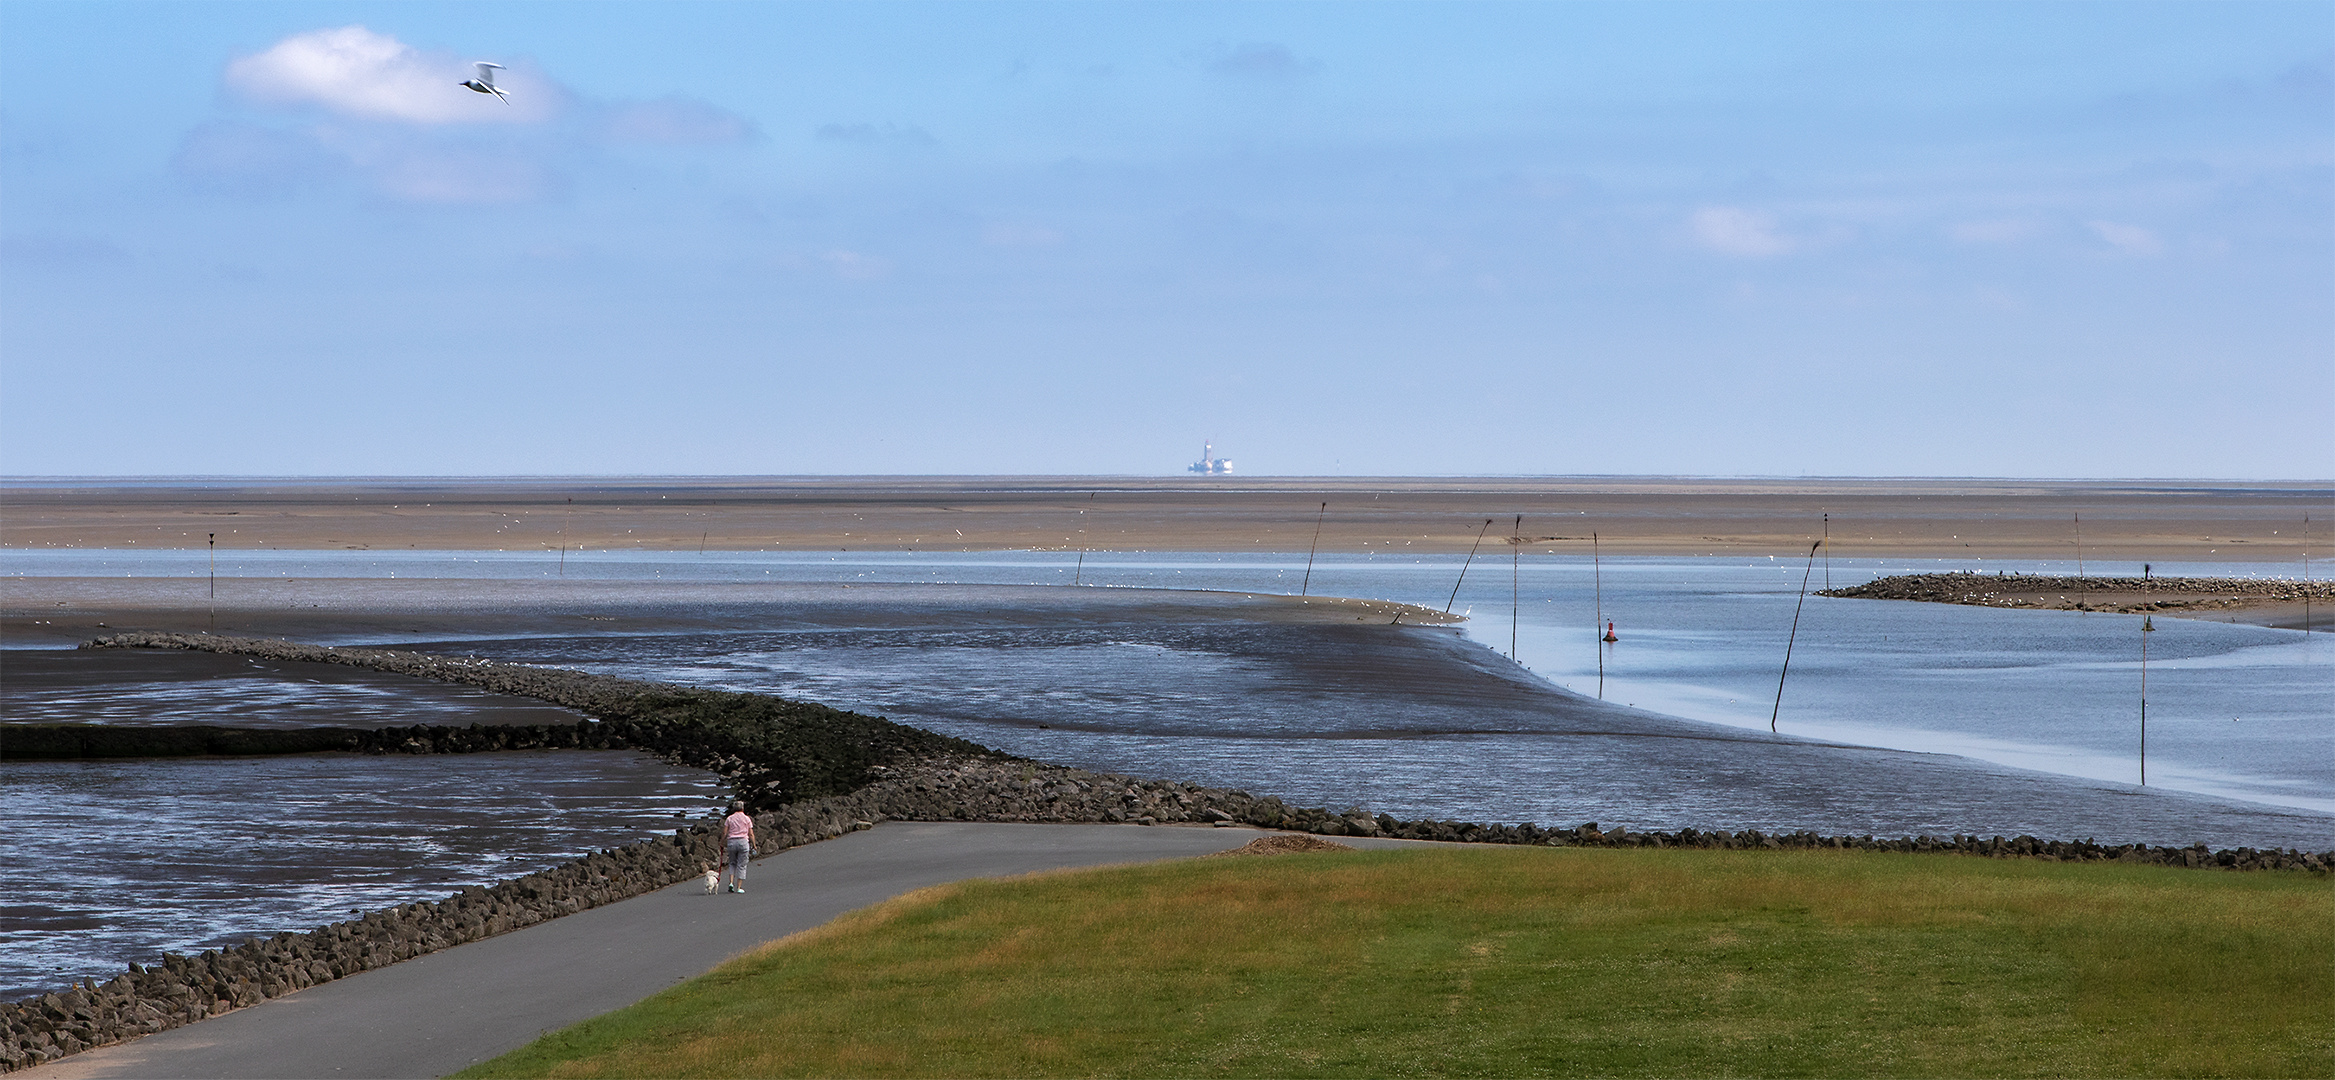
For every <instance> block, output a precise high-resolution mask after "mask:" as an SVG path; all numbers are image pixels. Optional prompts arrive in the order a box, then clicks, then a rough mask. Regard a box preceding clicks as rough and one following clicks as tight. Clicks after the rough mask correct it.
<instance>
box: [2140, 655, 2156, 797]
mask: <svg viewBox="0 0 2335 1080" xmlns="http://www.w3.org/2000/svg"><path fill="white" fill-rule="evenodd" d="M2156 632H2157V624H2156V623H2155V622H2154V621H2152V620H2151V619H2150V618H2149V617H2148V616H2146V615H2143V616H2141V617H2140V786H2142V787H2147V786H2149V635H2150V634H2153V633H2156Z"/></svg>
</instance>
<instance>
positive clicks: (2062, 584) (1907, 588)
mask: <svg viewBox="0 0 2335 1080" xmlns="http://www.w3.org/2000/svg"><path fill="white" fill-rule="evenodd" d="M1817 595H1818V596H1837V597H1845V598H1849V599H1859V600H1921V601H1926V602H1929V603H1933V604H1975V605H1978V606H1982V607H2008V608H2046V609H2052V610H2059V611H2114V612H2128V613H2131V614H2135V615H2139V614H2147V613H2152V612H2154V613H2164V614H2181V613H2183V612H2189V611H2227V610H2231V609H2234V608H2250V607H2261V606H2265V605H2270V604H2299V603H2302V602H2303V601H2305V600H2311V601H2324V602H2328V603H2335V581H2299V580H2291V579H2284V578H2195V577H2099V576H2091V575H2087V576H2084V577H2073V576H2069V577H2060V576H2054V575H2050V574H1979V573H1972V572H1969V571H1961V570H1957V571H1953V572H1950V573H1943V574H1898V575H1895V576H1891V577H1884V578H1875V579H1874V580H1872V581H1869V582H1866V583H1865V584H1863V585H1852V586H1848V587H1846V588H1840V589H1822V590H1819V591H1818V592H1817Z"/></svg>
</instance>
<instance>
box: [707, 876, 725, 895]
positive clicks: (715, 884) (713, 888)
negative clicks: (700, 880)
mask: <svg viewBox="0 0 2335 1080" xmlns="http://www.w3.org/2000/svg"><path fill="white" fill-rule="evenodd" d="M721 887H722V872H721V871H720V870H719V869H713V870H708V871H706V872H705V894H706V895H707V896H712V895H713V894H714V893H716V892H719V891H721Z"/></svg>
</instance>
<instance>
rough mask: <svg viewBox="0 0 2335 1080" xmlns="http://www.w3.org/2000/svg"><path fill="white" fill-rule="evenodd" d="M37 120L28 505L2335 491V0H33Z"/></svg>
mask: <svg viewBox="0 0 2335 1080" xmlns="http://www.w3.org/2000/svg"><path fill="white" fill-rule="evenodd" d="M473 60H493V61H495V62H498V63H501V64H503V65H505V66H506V71H505V73H504V75H503V81H504V83H505V85H506V86H507V87H508V88H509V89H510V90H511V92H512V96H513V97H512V102H511V103H510V104H504V103H502V102H499V101H496V100H495V99H493V98H490V97H486V96H483V95H478V94H473V93H471V92H469V91H467V90H463V89H461V88H460V87H458V86H455V85H454V83H456V82H458V81H459V80H460V79H461V78H464V77H467V76H468V75H469V74H470V71H469V66H468V65H469V62H470V61H473ZM0 103H4V104H0V472H5V473H8V474H15V475H41V474H156V473H161V474H171V473H196V474H217V473H247V474H513V473H530V474H541V473H688V474H721V473H1138V474H1140V473H1166V472H1174V471H1177V470H1179V469H1180V467H1181V466H1182V465H1183V464H1184V463H1186V462H1188V461H1190V460H1192V459H1194V458H1195V457H1197V456H1198V451H1199V446H1200V443H1201V441H1202V440H1203V439H1210V440H1213V441H1214V442H1215V444H1216V445H1217V448H1218V450H1219V452H1220V453H1222V454H1224V455H1225V456H1229V457H1231V458H1232V459H1233V460H1234V461H1235V463H1236V466H1237V467H1238V468H1239V470H1240V471H1241V472H1243V473H1250V474H1340V475H1352V474H1451V473H1460V474H1573V473H1692V474H1722V475H1732V474H1783V475H1978V476H2102V477H2106V476H2210V477H2241V478H2243V477H2253V478H2325V477H2328V476H2330V475H2335V469H2331V467H2330V466H2335V455H2330V453H2329V451H2328V449H2327V447H2328V442H2327V440H2326V437H2325V434H2324V428H2325V418H2326V416H2327V414H2328V411H2329V406H2330V405H2335V4H2328V3H2285V4H2242V3H2237V4H2232V3H2217V4H2167V5H2152V4H1879V3H1873V4H1847V5H1830V4H1813V5H1802V4H1780V3H1779V4H1719V5H1702V4H1656V3H1631V4H1525V5H1468V4H1339V3H1317V4H1231V5H1211V4H1162V5H1150V4H1013V5H988V4H971V3H960V4H941V5H924V4H906V3H900V4H748V3H699V4H681V3H660V4H627V3H597V4H559V3H527V4H508V5H500V4H474V3H463V4H443V5H440V4H417V3H397V4H343V3H301V4H265V3H233V4H207V3H168V4H127V3H63V4H55V3H41V2H30V0H11V2H10V3H8V4H6V5H4V6H0Z"/></svg>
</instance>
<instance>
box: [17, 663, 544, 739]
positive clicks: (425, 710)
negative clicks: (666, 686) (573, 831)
mask: <svg viewBox="0 0 2335 1080" xmlns="http://www.w3.org/2000/svg"><path fill="white" fill-rule="evenodd" d="M0 718H5V719H6V720H7V721H8V722H10V723H19V724H130V725H153V724H172V725H175V724H217V725H221V726H230V727H247V728H270V727H275V728H291V727H403V726H406V725H410V724H445V725H449V726H457V727H461V726H468V725H470V724H488V725H497V724H573V723H578V722H580V721H581V720H582V719H583V716H582V714H580V713H577V712H576V711H574V710H572V709H563V708H560V707H559V706H556V705H551V704H548V703H546V702H541V701H536V700H534V699H532V698H520V697H511V696H509V695H506V694H494V693H489V692H487V691H484V690H480V689H477V688H475V687H469V686H457V685H454V684H451V683H442V682H436V681H433V680H429V679H416V678H410V677H408V676H403V675H394V674H389V673H387V672H379V671H365V670H362V669H359V668H352V667H345V666H342V665H339V664H307V663H299V662H293V661H280V660H267V659H261V658H257V657H249V656H224V655H221V654H218V653H198V652H161V651H154V650H145V649H90V650H80V649H72V650H67V649H0Z"/></svg>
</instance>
